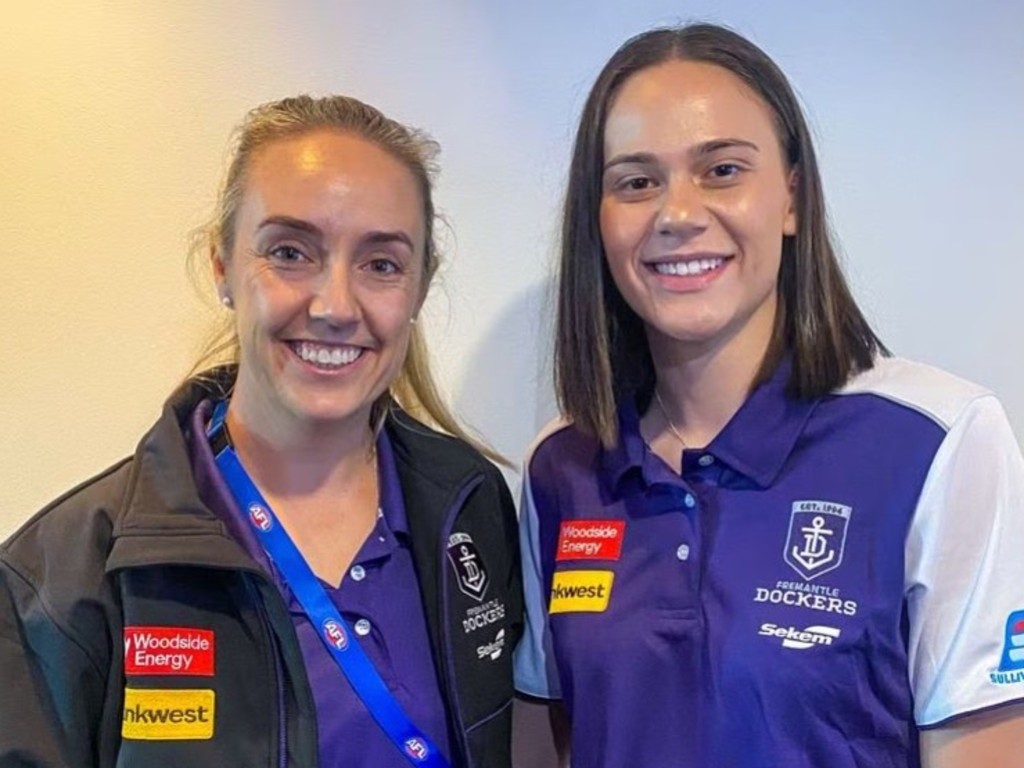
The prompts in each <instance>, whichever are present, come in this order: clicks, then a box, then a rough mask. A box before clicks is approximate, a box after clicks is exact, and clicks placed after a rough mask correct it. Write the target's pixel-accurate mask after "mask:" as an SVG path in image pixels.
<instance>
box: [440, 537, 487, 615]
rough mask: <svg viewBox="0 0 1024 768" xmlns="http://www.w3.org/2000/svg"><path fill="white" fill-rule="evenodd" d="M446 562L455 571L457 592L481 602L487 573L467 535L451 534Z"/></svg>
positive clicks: (485, 592)
mask: <svg viewBox="0 0 1024 768" xmlns="http://www.w3.org/2000/svg"><path fill="white" fill-rule="evenodd" d="M448 562H450V563H451V564H452V568H454V569H455V579H456V581H457V582H458V585H459V590H460V591H461V592H462V593H463V594H465V595H468V596H469V597H472V598H473V599H474V600H476V601H478V602H482V601H483V599H484V595H486V594H487V584H488V579H487V571H486V570H485V569H484V564H483V561H482V560H481V559H480V553H479V552H477V549H476V545H475V544H474V543H473V539H472V538H471V537H470V535H469V534H468V533H453V534H452V535H451V536H449V537H448Z"/></svg>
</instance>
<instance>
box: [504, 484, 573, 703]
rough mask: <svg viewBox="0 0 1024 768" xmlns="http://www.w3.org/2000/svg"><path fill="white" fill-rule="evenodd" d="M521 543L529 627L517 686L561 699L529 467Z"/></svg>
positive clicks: (517, 660) (521, 645)
mask: <svg viewBox="0 0 1024 768" xmlns="http://www.w3.org/2000/svg"><path fill="white" fill-rule="evenodd" d="M519 547H520V551H521V552H522V559H523V597H524V599H525V601H526V631H525V633H524V634H523V638H522V640H520V641H519V645H518V646H517V648H516V654H515V685H516V690H518V691H520V692H521V693H525V694H527V695H529V696H537V697H539V698H542V699H560V698H561V697H562V691H561V687H560V686H559V684H558V673H557V670H556V668H555V659H554V653H553V651H552V649H551V630H550V628H549V626H548V604H547V600H546V599H545V597H544V574H543V571H542V570H541V560H540V543H539V539H538V532H537V507H536V505H535V504H534V501H533V492H532V490H531V488H530V475H529V467H528V466H527V468H525V469H524V471H523V496H522V504H521V506H520V510H519Z"/></svg>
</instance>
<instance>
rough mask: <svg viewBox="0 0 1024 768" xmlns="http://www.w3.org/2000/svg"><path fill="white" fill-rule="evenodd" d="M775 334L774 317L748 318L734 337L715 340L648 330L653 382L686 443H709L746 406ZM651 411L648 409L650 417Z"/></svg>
mask: <svg viewBox="0 0 1024 768" xmlns="http://www.w3.org/2000/svg"><path fill="white" fill-rule="evenodd" d="M751 319H752V320H753V318H751ZM771 334H772V323H771V322H767V323H757V324H755V323H753V322H751V323H748V325H747V326H746V327H745V328H743V329H741V331H740V332H738V333H736V334H734V335H733V336H732V337H730V338H726V339H725V340H722V341H718V342H716V343H713V344H691V343H688V342H680V341H678V340H676V339H667V338H665V337H663V336H655V335H654V334H648V342H649V344H650V349H651V357H652V360H653V362H654V369H655V371H656V374H657V383H656V385H655V386H656V387H657V389H658V392H659V394H660V395H661V399H662V401H663V402H664V406H665V410H666V414H665V416H666V417H667V419H668V420H670V421H671V423H672V424H673V425H674V426H675V428H676V429H677V430H678V431H679V432H680V433H681V435H682V436H683V438H684V439H685V441H686V445H687V446H688V447H700V446H704V445H707V444H708V443H709V442H711V441H712V440H713V439H714V437H715V435H717V434H718V433H719V432H721V431H722V429H723V428H724V427H725V425H726V424H727V423H728V422H729V420H730V419H731V418H732V417H733V416H734V415H735V414H736V411H738V410H739V409H740V406H742V405H743V403H744V401H745V400H746V399H747V396H748V395H749V394H750V388H751V385H752V384H753V382H754V377H755V376H756V375H757V372H758V370H759V368H760V367H761V363H762V361H763V360H764V356H765V353H766V352H767V350H768V344H769V342H770V341H771ZM653 410H656V409H649V410H648V416H647V419H648V420H649V419H650V418H651V415H652V411H653ZM651 426H653V425H651ZM666 426H668V425H667V424H666Z"/></svg>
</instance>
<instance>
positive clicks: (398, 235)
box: [256, 216, 416, 251]
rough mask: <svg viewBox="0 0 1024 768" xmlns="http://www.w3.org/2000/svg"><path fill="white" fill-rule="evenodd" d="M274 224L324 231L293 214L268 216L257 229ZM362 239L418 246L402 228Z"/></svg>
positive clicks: (412, 248)
mask: <svg viewBox="0 0 1024 768" xmlns="http://www.w3.org/2000/svg"><path fill="white" fill-rule="evenodd" d="M272 226H278V227H287V228H288V229H294V230H298V231H299V232H305V233H307V234H310V235H314V236H316V237H322V236H323V232H322V231H321V230H320V227H318V226H316V225H315V224H311V223H310V222H308V221H305V220H304V219H296V218H294V217H292V216H268V217H267V218H265V219H264V220H263V221H261V222H260V225H259V226H258V227H257V228H256V229H257V231H259V230H261V229H264V228H266V227H272ZM362 240H363V242H365V243H369V244H371V245H376V244H386V243H395V242H398V243H404V244H405V245H406V246H408V248H409V250H410V251H415V250H416V247H415V246H414V245H413V242H412V238H411V237H409V235H407V234H406V233H405V232H402V231H401V230H393V231H391V230H373V231H372V232H369V233H368V234H367V235H365V236H364V237H363V238H362Z"/></svg>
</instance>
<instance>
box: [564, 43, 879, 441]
mask: <svg viewBox="0 0 1024 768" xmlns="http://www.w3.org/2000/svg"><path fill="white" fill-rule="evenodd" d="M670 60H683V61H699V62H704V63H708V64H714V65H716V66H719V67H722V68H724V69H726V70H728V71H729V72H731V73H733V74H734V75H736V76H737V77H739V78H740V79H741V80H742V81H743V82H744V83H746V84H747V86H748V87H750V88H751V89H752V90H753V91H754V93H756V94H758V95H759V96H760V97H761V98H762V99H763V100H764V102H765V103H766V104H767V105H768V107H769V109H770V110H771V112H772V115H773V118H774V121H775V128H776V133H777V135H778V138H779V143H780V145H781V149H782V154H783V157H784V160H785V163H786V165H787V167H788V169H795V171H796V174H795V176H796V188H795V191H794V200H795V207H796V215H797V232H796V234H795V235H793V236H785V237H784V238H783V245H782V266H781V268H780V270H779V276H778V296H779V301H778V309H777V311H776V315H775V324H774V329H773V333H772V338H771V341H770V343H769V346H768V351H767V354H766V355H765V358H764V360H763V361H762V362H761V366H760V369H759V370H758V372H757V375H756V376H755V379H754V382H753V385H752V386H753V387H756V386H757V385H759V384H760V383H762V382H763V381H764V380H765V379H766V378H767V377H768V376H769V375H770V374H771V373H772V371H773V370H774V369H775V367H776V365H777V364H778V362H779V361H780V359H781V358H782V357H783V356H784V355H785V354H786V353H789V354H790V355H791V357H792V371H791V374H790V379H789V382H788V388H787V389H788V392H789V394H790V395H792V396H794V397H798V398H813V397H818V396H820V395H822V394H825V393H827V392H829V391H831V390H833V389H835V388H836V387H838V386H840V385H842V384H843V383H844V382H845V381H846V380H847V379H848V378H849V377H850V376H851V375H852V374H854V373H856V372H858V371H861V370H866V369H868V368H870V367H871V365H872V361H873V359H874V357H875V356H876V354H880V353H881V354H887V353H888V351H887V350H886V349H885V346H884V345H883V344H882V342H881V341H880V340H879V338H878V337H877V336H876V335H875V333H874V331H872V329H871V327H870V326H869V325H868V322H867V320H866V319H865V318H864V316H863V314H862V313H861V311H860V309H859V308H858V307H857V304H856V303H855V302H854V299H853V296H852V294H851V293H850V289H849V287H848V286H847V284H846V280H845V279H844V277H843V274H842V270H841V268H840V266H839V261H838V259H837V257H836V249H835V247H834V246H833V244H832V237H831V234H830V231H829V227H828V221H827V218H826V213H825V199H824V194H823V192H822V185H821V176H820V173H819V171H818V162H817V159H816V157H815V153H814V145H813V142H812V141H811V134H810V131H809V130H808V128H807V123H806V120H805V119H804V115H803V112H802V110H801V109H800V105H799V102H798V101H797V98H796V96H795V94H794V93H793V89H792V88H791V86H790V85H789V82H788V81H787V80H786V76H785V75H784V74H783V73H782V71H781V70H780V69H779V68H778V66H776V64H775V63H774V62H773V61H772V60H771V59H770V58H769V57H768V55H767V54H765V53H764V51H762V50H761V49H760V48H758V47H757V46H756V45H754V44H753V43H751V42H750V41H749V40H746V39H745V38H743V37H742V36H740V35H738V34H737V33H735V32H733V31H731V30H729V29H726V28H724V27H720V26H717V25H713V24H692V25H688V26H683V27H672V28H662V29H655V30H652V31H650V32H644V33H642V34H640V35H637V36H636V37H633V38H631V39H630V40H627V41H626V43H625V44H623V45H622V47H621V48H619V50H618V51H616V52H615V54H614V55H613V56H612V57H611V59H610V60H609V61H608V63H607V64H606V65H605V66H604V69H602V70H601V73H600V74H599V75H598V77H597V81H596V82H595V83H594V86H593V88H592V89H591V91H590V94H589V96H588V97H587V101H586V104H585V105H584V107H583V114H582V115H581V116H580V123H579V128H578V130H577V133H576V141H575V144H574V147H573V155H572V162H571V165H570V168H569V182H568V188H567V191H566V197H565V207H564V210H563V218H562V245H561V260H560V266H559V285H558V310H557V320H556V332H555V387H556V390H557V394H558V402H559V406H560V407H561V409H562V412H563V413H564V414H565V415H566V416H567V417H568V418H570V419H572V420H573V421H574V422H575V424H576V425H577V426H578V427H579V428H580V429H582V430H583V431H585V432H587V433H589V434H593V435H595V436H597V437H599V438H600V439H601V441H602V442H603V443H604V444H605V445H606V446H610V445H612V444H614V443H615V441H616V440H617V439H618V419H617V408H616V406H617V403H618V402H620V401H622V400H623V399H624V398H629V397H634V398H638V400H639V401H640V404H641V405H643V404H644V403H646V402H647V401H649V399H650V397H651V393H652V391H653V388H654V381H655V371H654V364H653V362H652V360H651V354H650V349H649V347H648V344H647V337H646V334H645V331H644V325H643V322H642V321H641V319H640V318H639V317H638V316H637V315H636V313H635V312H633V310H632V309H631V308H630V307H629V305H628V304H627V303H626V301H625V300H624V299H623V298H622V295H621V294H620V293H619V290H618V288H617V287H616V286H615V282H614V281H613V280H612V277H611V273H610V272H609V270H608V264H607V261H606V259H605V253H604V247H603V245H602V243H601V231H600V224H599V210H600V206H601V195H602V187H601V179H602V171H603V166H604V159H605V158H604V129H605V123H606V121H607V117H608V112H609V110H610V108H611V104H612V101H613V100H614V98H615V96H616V94H617V93H618V90H619V88H620V87H621V86H622V84H623V83H624V82H625V81H626V80H627V79H629V78H630V77H631V76H633V75H634V74H636V73H637V72H640V71H642V70H644V69H647V68H649V67H652V66H655V65H657V64H661V63H663V62H666V61H670Z"/></svg>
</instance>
